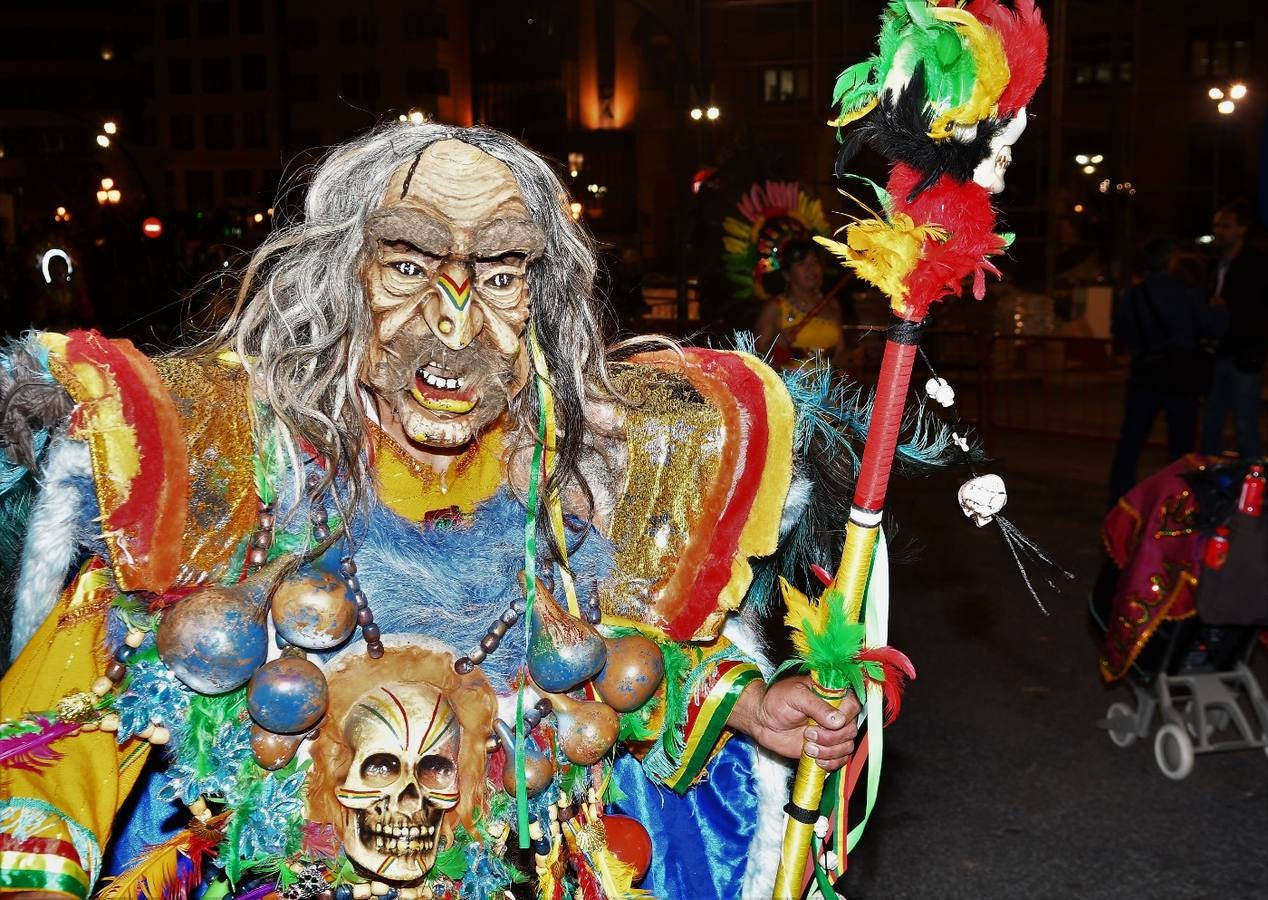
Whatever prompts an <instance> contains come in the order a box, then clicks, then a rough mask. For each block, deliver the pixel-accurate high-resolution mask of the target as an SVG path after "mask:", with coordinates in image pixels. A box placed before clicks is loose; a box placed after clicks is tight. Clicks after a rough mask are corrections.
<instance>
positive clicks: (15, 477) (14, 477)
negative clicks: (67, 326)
mask: <svg viewBox="0 0 1268 900" xmlns="http://www.w3.org/2000/svg"><path fill="white" fill-rule="evenodd" d="M15 350H16V351H21V352H24V353H26V354H27V355H28V356H30V357H31V358H32V359H34V360H35V362H36V363H38V364H39V366H40V374H42V375H43V376H44V379H45V380H46V381H47V382H48V383H49V384H52V383H53V382H54V378H53V375H52V373H51V371H50V370H49V366H48V349H47V348H46V347H44V346H43V345H42V344H40V342H39V341H37V340H35V335H34V333H31V334H28V335H26V336H25V337H23V338H21V339H20V340H17V341H12V342H10V343H9V344H8V345H7V346H6V347H5V348H4V351H0V368H2V369H4V371H5V374H7V375H10V376H12V375H13V360H12V359H11V358H10V354H11V353H12V352H13V351H15ZM5 351H7V352H5ZM50 438H51V435H50V434H49V429H47V428H41V429H40V430H38V431H36V432H34V433H33V434H32V435H31V440H32V444H33V446H34V449H35V458H36V459H37V460H39V459H42V458H43V456H44V451H45V450H46V449H47V448H48V442H49V439H50ZM28 474H29V472H28V470H27V468H26V466H23V465H19V464H18V463H16V462H14V461H13V460H11V459H10V458H9V455H8V454H7V453H5V452H3V451H0V497H3V496H4V495H5V494H7V493H8V492H9V491H11V490H12V489H13V488H14V487H16V486H17V485H18V484H20V483H21V481H22V480H23V479H24V478H26V476H27V475H28Z"/></svg>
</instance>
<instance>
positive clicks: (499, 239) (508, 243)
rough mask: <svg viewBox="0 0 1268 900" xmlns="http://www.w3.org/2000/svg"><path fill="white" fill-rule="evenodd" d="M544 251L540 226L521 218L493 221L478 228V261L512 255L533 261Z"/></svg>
mask: <svg viewBox="0 0 1268 900" xmlns="http://www.w3.org/2000/svg"><path fill="white" fill-rule="evenodd" d="M545 249H546V236H545V234H543V233H542V229H541V226H539V225H538V224H537V223H536V222H534V221H533V220H531V219H525V218H521V217H518V216H516V217H514V218H504V219H494V220H493V221H491V222H488V223H487V224H485V225H484V226H483V227H481V228H480V231H479V233H478V234H477V235H476V239H475V256H476V257H477V258H478V259H500V258H502V257H504V256H508V255H510V254H512V253H520V254H523V255H524V256H525V257H526V258H527V259H529V260H530V261H531V260H534V259H537V257H539V256H541V255H542V251H543V250H545Z"/></svg>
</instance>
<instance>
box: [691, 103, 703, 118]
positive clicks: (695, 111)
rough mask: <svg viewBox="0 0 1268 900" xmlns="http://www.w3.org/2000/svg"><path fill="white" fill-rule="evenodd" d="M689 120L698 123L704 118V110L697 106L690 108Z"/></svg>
mask: <svg viewBox="0 0 1268 900" xmlns="http://www.w3.org/2000/svg"><path fill="white" fill-rule="evenodd" d="M691 118H692V120H693V121H695V122H699V121H700V120H701V119H703V118H704V110H703V109H701V108H700V107H698V106H693V107H692V108H691Z"/></svg>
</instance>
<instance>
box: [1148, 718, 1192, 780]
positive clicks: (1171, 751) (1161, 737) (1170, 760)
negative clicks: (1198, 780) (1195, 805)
mask: <svg viewBox="0 0 1268 900" xmlns="http://www.w3.org/2000/svg"><path fill="white" fill-rule="evenodd" d="M1154 760H1155V761H1156V762H1157V763H1158V768H1159V769H1161V770H1162V774H1163V775H1166V776H1167V777H1168V778H1170V779H1171V780H1173V781H1182V780H1183V779H1185V778H1188V777H1189V773H1190V772H1192V771H1193V740H1192V739H1191V738H1190V737H1189V734H1188V732H1187V731H1185V730H1184V728H1183V727H1182V726H1180V725H1176V724H1175V723H1174V722H1168V723H1167V724H1166V725H1163V726H1162V727H1161V728H1159V729H1158V733H1157V734H1156V735H1154Z"/></svg>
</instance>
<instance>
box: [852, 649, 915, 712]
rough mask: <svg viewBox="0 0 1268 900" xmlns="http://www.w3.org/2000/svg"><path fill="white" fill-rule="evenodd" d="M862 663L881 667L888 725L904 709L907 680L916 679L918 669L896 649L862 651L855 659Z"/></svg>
mask: <svg viewBox="0 0 1268 900" xmlns="http://www.w3.org/2000/svg"><path fill="white" fill-rule="evenodd" d="M854 658H855V659H857V660H858V661H859V662H860V663H864V662H871V663H876V664H877V665H879V666H880V667H881V672H882V673H883V677H882V678H881V690H882V692H883V694H884V699H885V723H884V724H886V725H888V724H890V723H891V722H893V721H894V720H895V719H897V718H898V713H899V711H901V710H902V708H903V688H904V687H905V686H906V683H907V679H909V678H915V677H916V667H915V666H913V665H912V664H911V660H910V659H908V658H907V654H905V653H903V652H902V651H901V650H898V649H896V648H894V647H871V648H868V649H867V650H861V651H859V653H858V654H856V655H855V657H854Z"/></svg>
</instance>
